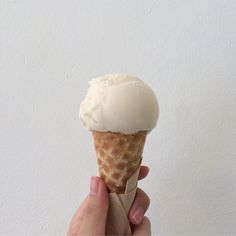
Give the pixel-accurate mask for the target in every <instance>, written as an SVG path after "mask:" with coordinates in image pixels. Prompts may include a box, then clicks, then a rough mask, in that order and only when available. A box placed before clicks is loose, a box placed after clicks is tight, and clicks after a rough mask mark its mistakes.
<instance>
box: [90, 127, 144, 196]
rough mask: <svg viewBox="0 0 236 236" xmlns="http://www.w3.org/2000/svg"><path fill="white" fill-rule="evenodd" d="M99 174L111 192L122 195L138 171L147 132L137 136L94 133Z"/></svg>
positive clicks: (139, 133) (141, 132)
mask: <svg viewBox="0 0 236 236" xmlns="http://www.w3.org/2000/svg"><path fill="white" fill-rule="evenodd" d="M92 133H93V138H94V144H95V150H96V155H97V163H98V167H99V174H100V176H101V178H102V179H103V180H104V182H105V183H106V186H107V188H108V189H109V192H111V193H117V194H122V193H124V192H125V187H126V182H127V180H128V179H129V177H130V176H131V175H132V174H133V173H134V172H135V171H136V170H137V169H138V167H139V165H140V163H141V159H142V153H143V147H144V143H145V139H146V135H147V131H140V132H137V133H136V134H129V135H126V134H123V133H115V132H99V131H93V132H92Z"/></svg>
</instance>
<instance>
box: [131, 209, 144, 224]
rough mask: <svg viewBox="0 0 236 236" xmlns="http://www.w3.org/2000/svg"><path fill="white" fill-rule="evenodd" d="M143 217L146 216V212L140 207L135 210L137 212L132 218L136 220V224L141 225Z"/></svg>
mask: <svg viewBox="0 0 236 236" xmlns="http://www.w3.org/2000/svg"><path fill="white" fill-rule="evenodd" d="M143 216H144V210H143V208H142V207H138V208H137V209H136V210H135V212H134V214H133V217H132V218H133V220H134V222H135V223H136V224H139V223H140V222H141V221H142V219H143Z"/></svg>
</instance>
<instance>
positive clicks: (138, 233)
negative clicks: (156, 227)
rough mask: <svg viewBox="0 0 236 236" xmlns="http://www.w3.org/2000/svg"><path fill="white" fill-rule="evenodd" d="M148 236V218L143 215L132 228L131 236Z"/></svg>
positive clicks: (149, 225)
mask: <svg viewBox="0 0 236 236" xmlns="http://www.w3.org/2000/svg"><path fill="white" fill-rule="evenodd" d="M143 235H145V236H149V235H151V223H150V220H149V219H148V218H147V217H146V216H144V217H143V220H142V222H141V223H140V224H139V225H136V226H135V228H134V232H133V236H143Z"/></svg>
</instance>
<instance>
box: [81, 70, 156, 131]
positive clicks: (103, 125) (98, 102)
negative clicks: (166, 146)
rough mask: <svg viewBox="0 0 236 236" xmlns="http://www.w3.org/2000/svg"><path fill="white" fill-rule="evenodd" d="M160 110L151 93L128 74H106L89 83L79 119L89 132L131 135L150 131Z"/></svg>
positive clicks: (140, 82)
mask: <svg viewBox="0 0 236 236" xmlns="http://www.w3.org/2000/svg"><path fill="white" fill-rule="evenodd" d="M158 114H159V107H158V102H157V99H156V96H155V94H154V92H153V90H152V89H151V88H150V87H149V86H148V85H147V84H145V83H144V82H143V81H142V80H140V79H138V78H136V77H134V76H131V75H127V74H108V75H104V76H101V77H98V78H96V79H93V80H91V81H90V87H89V89H88V92H87V95H86V97H85V99H84V101H82V103H81V105H80V120H81V122H82V125H83V126H84V127H85V128H87V129H89V130H96V131H104V132H105V131H112V132H119V133H124V134H134V133H136V132H138V131H144V130H147V131H151V130H152V129H153V128H154V127H155V125H156V122H157V118H158Z"/></svg>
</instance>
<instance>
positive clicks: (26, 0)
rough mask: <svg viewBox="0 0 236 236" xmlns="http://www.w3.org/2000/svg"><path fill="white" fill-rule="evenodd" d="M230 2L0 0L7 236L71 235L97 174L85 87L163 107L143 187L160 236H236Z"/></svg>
mask: <svg viewBox="0 0 236 236" xmlns="http://www.w3.org/2000/svg"><path fill="white" fill-rule="evenodd" d="M235 21H236V1H235V0H181V1H171V0H159V1H151V0H149V1H144V0H143V1H140V0H130V1H125V0H120V1H109V0H100V1H91V0H79V1H76V0H71V1H56V0H42V1H30V0H0V235H20V234H21V235H26V234H27V235H61V234H65V232H66V230H67V227H68V223H69V221H70V218H71V216H72V214H73V213H74V212H75V210H76V209H77V207H78V206H79V204H80V202H81V201H82V199H83V198H84V197H85V196H86V194H87V192H88V188H89V187H88V184H89V178H90V176H91V175H94V174H97V167H96V161H95V153H94V150H93V143H92V139H91V135H90V133H89V132H87V131H85V130H83V129H82V127H81V126H80V124H79V120H78V110H79V104H80V101H81V100H82V98H83V97H84V95H85V93H86V90H87V86H88V81H89V80H90V79H91V78H93V77H95V76H97V75H101V74H104V73H108V72H113V71H115V72H128V73H131V74H134V75H137V76H139V77H140V78H142V79H144V80H145V81H146V82H147V83H148V84H150V85H151V86H152V88H153V89H154V90H155V92H156V94H157V96H158V99H159V103H160V109H161V114H160V119H159V123H158V126H157V128H156V129H155V130H154V131H153V132H152V133H151V134H150V135H149V136H148V139H147V144H146V147H145V153H144V163H145V164H147V165H149V166H150V168H151V172H150V175H149V177H148V178H147V179H146V180H143V181H142V182H141V183H140V186H141V187H142V188H143V189H144V190H145V191H146V192H147V193H148V194H149V195H150V197H151V201H152V202H151V207H150V209H149V211H148V212H147V214H148V216H149V217H150V219H151V221H152V227H153V234H154V235H156V234H159V235H167V234H180V235H183V234H186V235H190V234H196V235H203V234H204V235H210V234H211V235H216V234H218V235H224V234H225V235H229V234H232V235H236V226H235V222H236V200H235V199H236V171H235V170H236V146H235V140H236V133H235V130H236V124H235V121H236V107H235V101H236V66H235V55H236V45H235V39H236V30H235Z"/></svg>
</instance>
